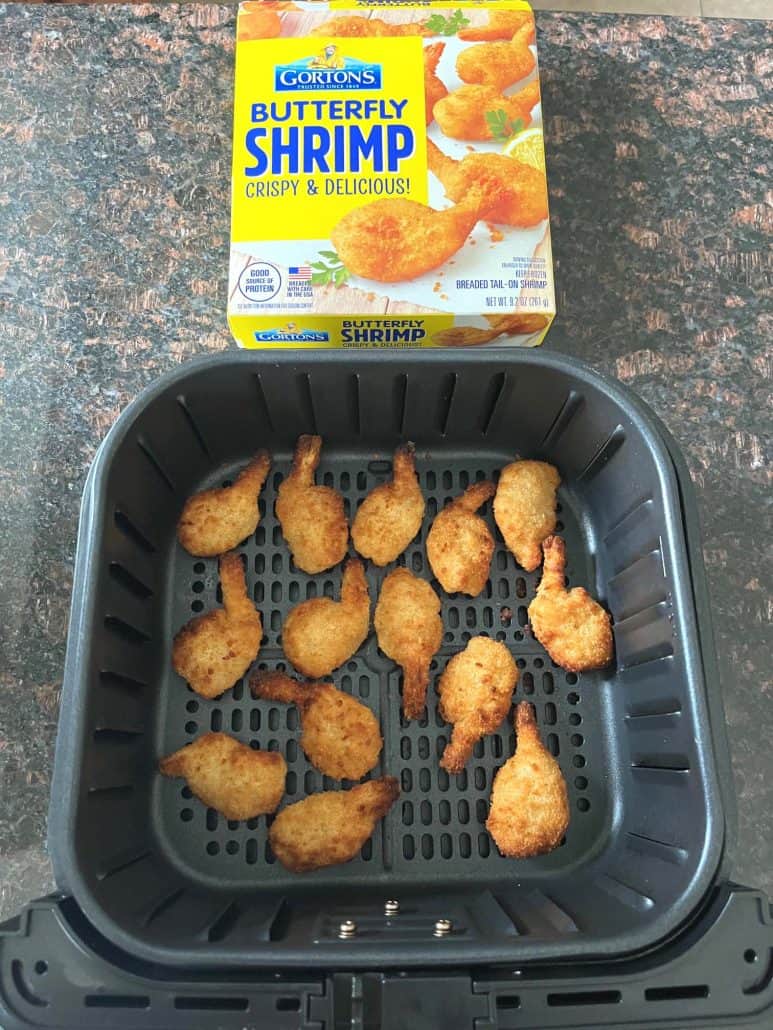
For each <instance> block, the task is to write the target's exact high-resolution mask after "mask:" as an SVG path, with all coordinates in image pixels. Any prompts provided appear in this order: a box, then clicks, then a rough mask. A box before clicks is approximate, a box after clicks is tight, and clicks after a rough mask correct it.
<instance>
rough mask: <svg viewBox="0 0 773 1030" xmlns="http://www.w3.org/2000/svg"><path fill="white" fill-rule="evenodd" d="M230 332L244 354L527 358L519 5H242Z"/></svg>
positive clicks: (525, 118)
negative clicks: (488, 352)
mask: <svg viewBox="0 0 773 1030" xmlns="http://www.w3.org/2000/svg"><path fill="white" fill-rule="evenodd" d="M231 203H232V212H231V259H230V271H229V289H228V321H229V325H230V326H231V331H232V332H233V335H234V337H235V338H236V341H237V343H238V344H239V345H240V346H242V347H251V348H271V347H384V348H413V347H460V346H527V347H531V346H536V345H537V344H539V343H541V342H542V340H543V338H544V336H545V334H546V332H547V330H548V328H549V326H550V323H551V321H552V320H553V317H554V315H555V295H554V288H553V265H552V257H551V249H550V221H549V218H548V199H547V184H546V180H545V151H544V145H543V138H542V114H541V105H540V94H539V74H538V68H537V57H536V46H535V35H534V18H533V15H532V12H531V8H530V7H529V5H528V3H526V2H525V0H509V2H507V0H492V2H490V3H486V2H475V0H461V2H460V3H457V4H454V5H452V6H450V5H448V4H439V3H424V4H415V3H401V2H382V3H378V2H371V3H357V2H356V0H330V2H317V0H305V2H303V0H302V2H294V0H287V2H282V0H280V2H274V0H245V2H243V3H241V4H240V7H239V14H238V21H237V43H236V85H235V96H234V146H233V174H232V197H231Z"/></svg>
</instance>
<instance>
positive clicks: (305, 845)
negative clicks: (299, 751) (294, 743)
mask: <svg viewBox="0 0 773 1030" xmlns="http://www.w3.org/2000/svg"><path fill="white" fill-rule="evenodd" d="M399 796H400V788H399V787H398V785H397V780H396V779H395V777H394V776H384V777H383V778H382V779H380V780H369V781H368V782H367V783H361V784H360V785H359V786H358V787H352V789H351V790H327V791H323V792H322V793H321V794H312V795H311V797H308V798H304V799H303V801H298V802H297V803H296V804H294V805H288V807H287V808H284V809H282V811H281V812H280V813H279V815H278V816H277V817H276V819H274V821H273V823H272V824H271V828H270V830H269V831H268V839H269V843H270V844H271V847H272V848H273V849H274V854H275V855H276V857H277V858H278V859H279V861H280V862H281V863H282V865H283V866H284V867H285V869H289V870H291V871H292V872H294V873H307V872H310V871H311V870H312V869H322V868H323V867H324V866H329V865H340V864H341V863H342V862H348V861H350V859H352V858H354V857H355V855H357V853H358V852H359V850H360V848H361V847H362V845H363V844H364V843H365V841H366V840H367V839H368V838H369V837H370V836H371V835H372V834H373V831H374V830H375V828H376V823H378V821H379V819H383V817H384V816H385V815H386V814H387V812H388V811H389V809H390V808H391V807H392V805H393V804H394V802H395V801H396V800H397V798H398V797H399Z"/></svg>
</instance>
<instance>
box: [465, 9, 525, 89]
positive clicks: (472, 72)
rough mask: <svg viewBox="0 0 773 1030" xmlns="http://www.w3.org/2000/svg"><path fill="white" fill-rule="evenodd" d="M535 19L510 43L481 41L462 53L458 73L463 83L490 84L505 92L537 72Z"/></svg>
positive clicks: (520, 30)
mask: <svg viewBox="0 0 773 1030" xmlns="http://www.w3.org/2000/svg"><path fill="white" fill-rule="evenodd" d="M533 42H534V22H533V21H528V22H526V23H525V24H523V25H522V26H521V27H520V29H518V30H517V32H516V33H515V35H514V36H513V38H512V39H511V40H510V41H509V42H507V43H480V44H479V45H478V46H471V47H467V48H466V49H464V50H461V51H460V52H459V56H458V57H457V58H456V72H457V75H458V76H459V78H460V79H461V80H462V82H472V83H476V84H478V85H481V86H491V87H492V88H493V89H495V90H497V91H498V92H499V93H502V92H503V91H504V90H506V89H507V88H508V86H512V85H513V84H514V83H516V82H520V81H521V79H525V78H526V76H527V75H530V74H531V72H533V71H534V67H535V65H536V63H537V62H536V60H535V57H534V54H533V53H532V51H531V48H530V46H529V44H530V43H533Z"/></svg>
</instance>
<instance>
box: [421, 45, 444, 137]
mask: <svg viewBox="0 0 773 1030" xmlns="http://www.w3.org/2000/svg"><path fill="white" fill-rule="evenodd" d="M445 48H446V45H445V43H430V44H429V46H425V47H424V104H425V108H426V115H427V125H429V124H430V122H431V121H432V119H433V114H432V109H433V108H434V106H435V104H436V103H437V102H438V100H442V99H443V97H445V96H448V90H447V89H446V87H445V83H444V82H443V80H442V79H441V78H440V77H439V76H438V74H437V71H436V69H437V66H438V61H439V60H440V58H441V57H442V56H443V51H444V50H445Z"/></svg>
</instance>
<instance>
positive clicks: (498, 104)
mask: <svg viewBox="0 0 773 1030" xmlns="http://www.w3.org/2000/svg"><path fill="white" fill-rule="evenodd" d="M539 102H540V91H539V81H538V80H537V79H534V81H533V82H529V83H528V84H527V85H526V86H524V87H523V89H522V90H519V91H518V93H513V94H512V95H511V96H502V93H501V91H500V90H498V89H495V88H494V87H493V86H461V87H460V88H459V89H456V90H454V92H453V93H449V94H448V96H447V97H443V98H442V100H438V102H437V103H436V104H435V107H434V108H433V114H434V116H435V121H436V122H437V123H438V125H439V126H440V130H441V132H442V133H443V134H444V135H446V136H449V137H451V138H452V139H464V140H488V139H493V138H494V136H493V134H492V132H491V126H490V125H489V123H488V121H487V120H486V115H487V114H496V113H497V112H499V111H502V112H503V113H504V115H505V117H506V118H507V119H509V120H510V121H517V120H519V119H520V121H522V122H523V127H524V128H526V127H527V126H528V125H530V124H531V112H532V110H533V109H534V108H535V107H536V106H537V104H538V103H539Z"/></svg>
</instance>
